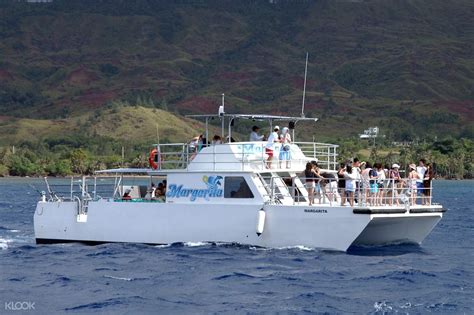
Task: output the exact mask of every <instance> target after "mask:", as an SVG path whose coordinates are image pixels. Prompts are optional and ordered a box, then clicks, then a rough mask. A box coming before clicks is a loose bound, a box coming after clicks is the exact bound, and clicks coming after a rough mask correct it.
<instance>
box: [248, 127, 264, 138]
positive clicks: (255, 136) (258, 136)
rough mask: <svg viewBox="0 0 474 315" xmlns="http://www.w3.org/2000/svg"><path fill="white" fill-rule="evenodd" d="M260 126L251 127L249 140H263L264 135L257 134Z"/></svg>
mask: <svg viewBox="0 0 474 315" xmlns="http://www.w3.org/2000/svg"><path fill="white" fill-rule="evenodd" d="M259 130H260V128H259V127H258V126H253V127H252V132H251V133H250V141H264V140H265V135H259V134H258V131H259Z"/></svg>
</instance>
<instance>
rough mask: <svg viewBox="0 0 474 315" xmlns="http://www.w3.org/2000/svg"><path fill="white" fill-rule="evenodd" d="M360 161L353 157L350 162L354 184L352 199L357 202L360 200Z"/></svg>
mask: <svg viewBox="0 0 474 315" xmlns="http://www.w3.org/2000/svg"><path fill="white" fill-rule="evenodd" d="M360 168H361V163H360V161H359V159H358V158H354V162H352V175H354V177H355V179H354V180H355V186H354V190H355V191H354V201H355V202H357V203H358V204H359V203H360V202H361V201H360V198H361V193H360V192H361V190H360V188H361V178H360V173H361V172H362V171H361V169H360Z"/></svg>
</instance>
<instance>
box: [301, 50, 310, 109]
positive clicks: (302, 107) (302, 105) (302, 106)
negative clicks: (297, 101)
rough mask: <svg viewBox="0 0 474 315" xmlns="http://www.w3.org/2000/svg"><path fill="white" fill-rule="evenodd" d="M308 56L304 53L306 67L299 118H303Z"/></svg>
mask: <svg viewBox="0 0 474 315" xmlns="http://www.w3.org/2000/svg"><path fill="white" fill-rule="evenodd" d="M308 55H309V53H308V52H306V66H305V67H304V84H303V102H302V104H301V117H303V118H304V117H305V116H304V99H305V97H306V76H307V74H308Z"/></svg>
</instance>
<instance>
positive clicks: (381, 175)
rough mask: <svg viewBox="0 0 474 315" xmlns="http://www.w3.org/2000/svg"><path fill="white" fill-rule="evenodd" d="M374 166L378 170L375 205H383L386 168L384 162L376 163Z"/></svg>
mask: <svg viewBox="0 0 474 315" xmlns="http://www.w3.org/2000/svg"><path fill="white" fill-rule="evenodd" d="M374 168H375V169H376V171H377V188H378V192H377V195H376V197H375V205H376V206H381V205H383V204H384V203H385V179H386V177H385V170H384V168H383V166H382V163H375V164H374Z"/></svg>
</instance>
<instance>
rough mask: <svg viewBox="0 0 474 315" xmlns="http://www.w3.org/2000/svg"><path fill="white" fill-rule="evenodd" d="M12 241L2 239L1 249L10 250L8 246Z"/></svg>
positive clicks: (0, 240) (0, 241) (0, 242)
mask: <svg viewBox="0 0 474 315" xmlns="http://www.w3.org/2000/svg"><path fill="white" fill-rule="evenodd" d="M11 242H12V240H11V239H5V238H0V249H2V250H5V249H8V244H9V243H11Z"/></svg>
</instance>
